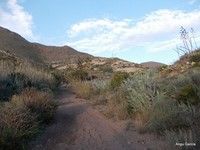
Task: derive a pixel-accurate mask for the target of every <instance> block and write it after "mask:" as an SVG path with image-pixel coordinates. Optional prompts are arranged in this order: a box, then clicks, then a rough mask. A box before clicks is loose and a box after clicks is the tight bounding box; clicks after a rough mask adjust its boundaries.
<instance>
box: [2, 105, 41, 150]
mask: <svg viewBox="0 0 200 150" xmlns="http://www.w3.org/2000/svg"><path fill="white" fill-rule="evenodd" d="M38 130H39V126H38V121H37V117H36V116H35V114H33V113H31V112H30V111H29V109H27V108H26V107H24V105H23V104H21V103H16V102H13V101H12V102H7V103H6V104H5V105H3V106H2V107H1V108H0V149H8V150H9V149H10V150H13V149H16V150H17V149H23V145H24V143H25V142H26V141H27V140H28V139H30V138H32V137H33V136H34V135H36V134H37V133H38Z"/></svg>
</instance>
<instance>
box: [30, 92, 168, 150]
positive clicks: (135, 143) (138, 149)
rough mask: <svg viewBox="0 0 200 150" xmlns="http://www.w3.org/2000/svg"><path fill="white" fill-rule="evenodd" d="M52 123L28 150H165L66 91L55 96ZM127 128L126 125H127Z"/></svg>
mask: <svg viewBox="0 0 200 150" xmlns="http://www.w3.org/2000/svg"><path fill="white" fill-rule="evenodd" d="M58 100H59V104H60V105H59V107H58V109H57V112H56V115H55V120H54V122H53V123H52V124H51V125H50V126H49V127H48V128H47V129H46V130H45V131H44V133H43V134H42V135H41V136H40V137H39V138H37V139H36V140H35V141H33V142H32V143H31V144H30V145H29V147H30V149H32V150H151V149H153V150H154V149H158V150H160V149H162V150H164V149H166V148H165V144H164V142H162V141H161V140H158V139H157V137H155V136H153V135H146V134H143V135H141V134H139V133H137V132H136V130H135V128H134V126H133V125H131V123H130V121H117V122H114V121H111V120H108V119H107V118H105V117H104V116H103V115H102V114H101V113H99V112H98V111H97V110H95V109H93V108H92V107H91V106H90V105H89V104H87V102H86V101H85V100H83V99H79V98H77V97H76V95H75V94H73V93H72V92H70V91H69V90H67V89H62V90H61V91H60V93H59V97H58ZM127 125H128V126H127Z"/></svg>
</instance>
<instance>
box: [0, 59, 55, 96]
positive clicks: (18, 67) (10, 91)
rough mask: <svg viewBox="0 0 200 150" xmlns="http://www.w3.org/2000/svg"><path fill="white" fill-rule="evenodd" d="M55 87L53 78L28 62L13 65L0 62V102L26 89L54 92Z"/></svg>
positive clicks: (47, 72) (49, 73)
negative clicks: (33, 88)
mask: <svg viewBox="0 0 200 150" xmlns="http://www.w3.org/2000/svg"><path fill="white" fill-rule="evenodd" d="M57 86H58V84H57V83H56V78H55V76H54V75H52V74H51V72H49V71H47V70H45V69H44V68H42V67H39V66H34V65H32V64H30V63H28V62H23V63H19V64H15V63H14V62H13V61H10V60H9V61H8V60H0V99H1V100H8V99H9V98H10V97H11V96H12V95H14V94H18V93H20V92H22V90H23V89H25V88H27V87H35V88H37V89H39V90H46V91H48V90H54V89H55V88H56V87H57Z"/></svg>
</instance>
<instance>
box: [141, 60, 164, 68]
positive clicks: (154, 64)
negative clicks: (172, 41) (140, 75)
mask: <svg viewBox="0 0 200 150" xmlns="http://www.w3.org/2000/svg"><path fill="white" fill-rule="evenodd" d="M141 65H142V66H143V67H147V68H159V67H161V66H163V65H165V64H163V63H159V62H154V61H148V62H143V63H141Z"/></svg>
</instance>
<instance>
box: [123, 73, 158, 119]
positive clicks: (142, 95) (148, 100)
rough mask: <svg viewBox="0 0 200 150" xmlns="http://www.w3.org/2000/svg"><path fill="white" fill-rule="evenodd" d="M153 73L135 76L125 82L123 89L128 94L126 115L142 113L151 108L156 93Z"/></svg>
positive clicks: (156, 86) (156, 87) (156, 88)
mask: <svg viewBox="0 0 200 150" xmlns="http://www.w3.org/2000/svg"><path fill="white" fill-rule="evenodd" d="M155 77H156V75H155V72H151V71H147V72H145V73H141V74H136V75H134V76H132V77H131V78H129V79H128V80H126V81H125V83H124V84H123V88H124V89H125V91H127V92H128V94H127V103H128V108H127V109H128V113H129V114H133V115H134V114H138V113H144V112H146V111H147V110H149V109H150V108H151V105H152V102H153V101H154V98H155V96H156V95H157V93H158V85H157V83H156V79H155Z"/></svg>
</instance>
